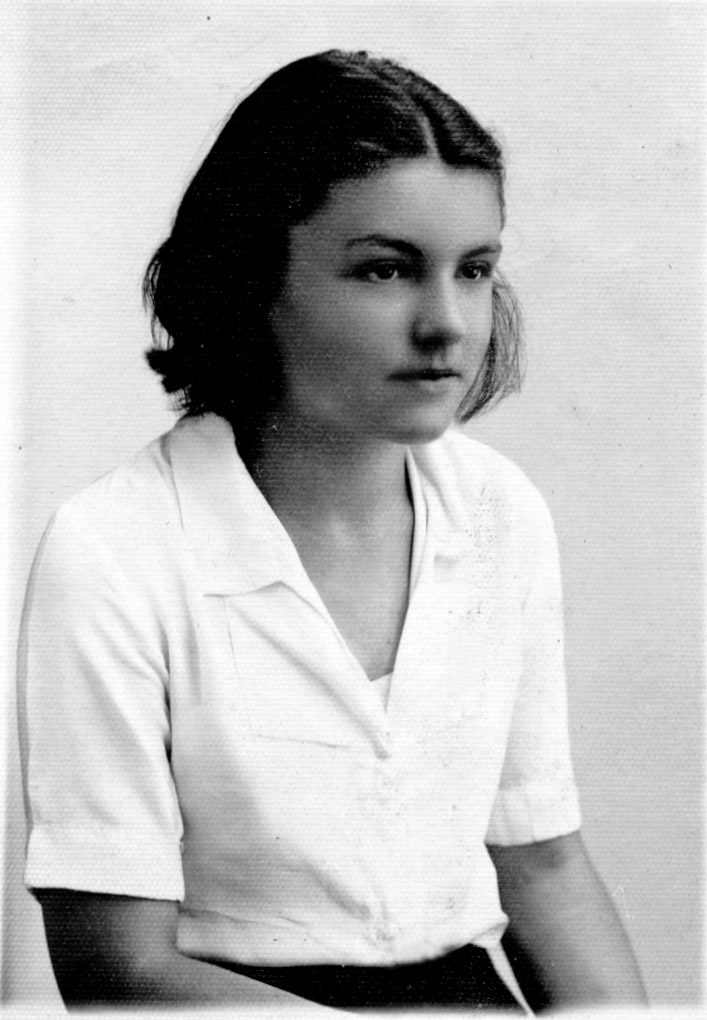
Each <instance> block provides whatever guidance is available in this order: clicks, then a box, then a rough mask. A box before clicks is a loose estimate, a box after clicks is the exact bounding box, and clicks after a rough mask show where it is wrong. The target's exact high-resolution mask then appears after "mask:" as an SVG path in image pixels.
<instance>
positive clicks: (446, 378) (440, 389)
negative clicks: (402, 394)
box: [390, 368, 461, 396]
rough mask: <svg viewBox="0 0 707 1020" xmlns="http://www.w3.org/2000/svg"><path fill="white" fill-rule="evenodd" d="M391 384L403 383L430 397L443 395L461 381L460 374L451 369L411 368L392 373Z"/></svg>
mask: <svg viewBox="0 0 707 1020" xmlns="http://www.w3.org/2000/svg"><path fill="white" fill-rule="evenodd" d="M390 378H391V379H392V380H393V382H400V383H405V384H407V385H408V386H411V387H414V388H415V389H417V390H419V391H421V392H423V393H429V394H430V395H432V396H434V395H440V396H441V395H444V394H446V393H447V392H449V390H450V389H452V388H453V387H454V386H455V384H456V383H458V381H459V380H460V379H461V374H460V373H459V372H455V371H454V369H451V368H413V369H403V370H402V371H400V372H393V373H391V375H390Z"/></svg>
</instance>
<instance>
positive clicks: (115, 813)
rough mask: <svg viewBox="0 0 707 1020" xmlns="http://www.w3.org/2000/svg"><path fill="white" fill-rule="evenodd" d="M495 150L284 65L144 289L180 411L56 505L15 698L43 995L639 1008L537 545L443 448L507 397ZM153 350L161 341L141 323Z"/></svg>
mask: <svg viewBox="0 0 707 1020" xmlns="http://www.w3.org/2000/svg"><path fill="white" fill-rule="evenodd" d="M503 219H504V201H503V166H502V157H501V153H500V150H499V148H498V145H497V144H496V142H495V141H494V139H493V138H492V137H491V136H490V135H489V134H488V132H486V131H485V130H484V129H483V128H482V127H481V126H480V125H479V124H478V123H477V122H476V121H475V120H474V119H473V118H472V117H471V115H470V114H469V113H468V112H467V111H466V110H464V109H463V108H462V107H460V106H459V105H458V104H457V103H456V102H455V101H454V100H452V99H451V98H449V97H448V96H447V95H445V94H444V93H442V92H441V91H440V90H439V89H437V88H436V87H435V86H433V85H431V84H430V83H429V82H427V81H425V80H424V79H422V78H420V77H419V76H418V75H416V74H414V73H413V72H411V71H408V70H405V69H403V68H402V67H400V66H398V65H397V64H395V63H392V62H390V61H387V60H378V59H373V58H371V57H369V56H368V55H367V54H365V53H353V54H347V53H341V52H338V51H333V52H327V53H322V54H318V55H315V56H312V57H308V58H305V59H303V60H299V61H297V62H295V63H293V64H290V65H288V66H287V67H285V68H283V69H281V70H280V71H278V72H277V73H275V74H274V75H272V77H270V78H269V79H267V80H266V81H265V82H264V83H263V84H262V85H261V86H260V87H259V88H257V89H256V90H255V91H254V92H253V93H252V94H251V95H250V96H249V97H248V98H246V99H245V100H244V101H243V102H242V103H241V104H240V105H239V106H238V107H237V109H236V110H235V112H234V113H233V115H232V116H231V118H230V119H229V121H228V123H227V124H226V126H225V127H224V129H223V131H222V132H221V134H220V136H219V138H218V139H217V141H216V143H215V145H214V146H213V148H212V150H211V152H210V153H209V154H208V156H207V157H206V159H205V161H204V163H203V165H202V166H201V168H200V169H199V171H198V172H197V174H196V176H195V178H194V180H193V181H192V183H191V184H190V186H189V188H188V190H187V192H186V194H185V196H184V198H183V201H182V203H181V206H180V208H179V211H178V213H177V216H176V219H175V222H174V226H173V229H172V232H171V234H170V236H169V238H168V239H167V240H166V241H165V242H164V244H163V245H162V246H161V247H160V249H159V250H158V251H157V253H156V254H155V256H154V258H153V260H152V262H151V264H150V267H149V269H148V272H147V275H146V284H145V294H146V297H147V299H148V301H149V303H150V305H151V307H152V310H153V313H154V318H153V323H154V332H155V337H156V343H155V347H154V348H153V350H151V351H150V352H149V355H148V359H149V362H150V365H151V366H152V367H153V368H154V369H155V370H156V371H157V372H158V373H159V374H160V375H161V376H162V380H163V384H164V386H165V389H166V390H167V391H168V392H170V393H173V394H177V395H178V399H179V402H180V405H181V407H182V408H183V409H184V410H185V411H186V414H185V415H184V417H183V418H182V419H181V420H180V421H179V423H178V424H177V425H176V426H175V428H174V429H173V430H172V431H171V432H170V433H169V434H167V435H166V436H163V437H162V438H161V439H159V440H158V441H156V442H154V443H153V444H151V445H150V446H149V447H147V449H146V450H144V451H143V452H142V453H141V454H139V455H138V456H137V458H136V459H135V460H133V462H132V463H130V464H129V465H127V466H125V467H122V468H120V469H118V470H117V471H115V472H113V473H111V474H110V475H108V476H106V477H105V478H103V479H101V480H99V481H98V482H96V483H95V484H94V485H92V486H91V487H90V488H89V489H88V490H86V491H85V492H84V493H82V494H80V495H79V496H77V497H75V498H74V499H72V500H70V501H69V502H68V503H67V504H66V505H65V506H64V507H62V509H61V510H60V511H59V512H58V513H57V514H56V516H55V518H54V519H53V521H52V523H51V524H50V527H49V529H48V531H47V533H46V535H45V538H44V540H43V542H42V546H41V548H40V551H39V553H38V555H37V560H36V563H35V567H34V570H33V576H32V580H31V584H30V590H29V594H28V601H27V608H26V613H25V620H24V625H23V638H22V646H21V677H22V684H21V689H22V692H23V696H22V706H23V708H22V716H23V747H24V758H25V776H26V788H27V800H28V810H29V821H30V831H29V843H28V859H27V872H26V881H27V884H28V886H29V887H30V888H32V889H33V890H34V891H35V892H36V895H37V896H38V897H39V899H40V902H41V904H42V908H43V913H44V920H45V927H46V932H47V938H48V942H49V948H50V953H51V958H52V963H53V966H54V969H55V973H56V976H57V981H58V983H59V988H60V990H61V993H62V995H63V996H64V998H65V1000H66V1001H67V1002H68V1003H81V1002H111V1003H113V1002H128V1003H138V1002H140V1003H147V1002H150V1003H158V1002H195V1001H196V1002H202V1003H206V1002H223V1001H228V1002H234V1003H255V1002H261V1001H268V1002H273V1001H275V1000H277V1001H279V1002H282V1003H283V1004H284V1003H286V1002H290V1003H293V1004H296V1003H298V1002H299V1003H301V1002H302V1000H307V1001H308V1002H309V1003H310V1007H311V1009H312V1010H314V1009H315V1008H316V1007H314V1006H313V1005H311V1004H312V1003H319V1004H325V1005H330V1006H334V1007H339V1008H346V1007H347V1006H352V1007H354V1006H360V1007H366V1006H371V1007H374V1006H402V1005H406V1004H410V1005H413V1004H415V1005H420V1004H426V1003H427V1004H430V1005H441V1004H458V1005H467V1006H475V1007H482V1006H489V1007H490V1006H507V1007H509V1008H515V1009H516V1010H518V1011H520V1010H521V1009H524V1008H525V1009H527V1006H525V1005H523V1002H524V998H523V995H522V994H521V992H520V990H519V989H518V987H517V984H516V981H515V978H514V975H513V973H512V972H511V969H510V967H509V964H508V958H507V957H506V956H505V955H504V952H503V949H502V948H501V937H502V936H504V932H505V937H504V944H505V947H506V950H507V951H508V955H509V957H510V961H511V964H512V966H513V968H514V970H515V977H516V978H517V979H518V981H519V982H520V984H521V985H522V991H523V992H524V993H525V997H526V998H527V1000H529V1001H530V1002H531V1004H532V1005H534V1006H535V1007H536V1008H542V1007H543V1006H545V1005H553V1006H557V1005H561V1004H570V1003H589V1002H592V1003H593V1002H597V1003H598V1002H608V1001H612V1002H628V1001H640V1000H641V999H642V995H643V993H642V991H641V984H640V979H639V977H638V974H637V971H636V968H635V965H634V962H633V958H632V955H631V952H630V949H629V947H628V944H627V941H626V939H625V936H624V934H623V932H622V929H621V925H620V923H619V921H618V919H617V916H616V914H615V912H614V910H613V909H612V906H611V903H610V900H609V899H608V897H607V895H606V893H605V892H604V889H603V887H602V885H601V884H600V882H599V880H598V879H597V877H596V875H595V873H594V871H593V869H592V867H591V865H590V863H589V862H588V860H587V856H586V853H585V851H584V848H583V845H582V842H581V840H580V837H579V835H578V828H579V813H578V808H577V802H576V794H575V790H574V784H573V780H572V770H571V765H570V759H569V750H568V741H567V729H566V719H565V689H564V677H563V664H562V630H561V619H560V588H559V579H558V565H557V552H556V545H555V539H554V536H553V530H552V525H551V522H550V519H549V516H548V513H547V510H546V508H545V506H544V503H543V502H542V499H541V498H540V496H539V495H538V493H537V492H536V490H535V489H534V488H533V487H532V486H531V484H530V483H529V482H528V481H527V480H526V479H525V477H524V476H523V475H522V474H521V473H520V472H519V471H518V469H517V468H515V467H514V466H513V465H512V464H510V463H509V462H508V461H506V460H505V459H504V458H502V457H501V456H499V455H498V454H496V453H494V452H492V451H491V450H489V449H488V448H486V447H484V446H482V445H481V444H479V443H476V442H474V441H472V440H471V439H469V438H467V437H465V436H463V435H462V434H461V433H460V432H459V431H458V430H456V429H454V428H453V426H454V424H455V423H458V422H463V421H466V420H467V419H469V418H470V417H471V416H472V415H473V414H475V413H476V412H478V411H479V410H480V409H481V408H482V407H484V406H486V405H488V404H490V403H491V402H492V401H494V400H497V399H499V398H500V397H501V396H502V395H503V394H505V393H507V392H508V391H509V390H512V389H513V388H515V387H516V386H517V384H518V376H519V370H518V361H519V325H518V316H517V312H516V307H515V304H514V301H513V298H512V295H511V292H510V291H509V289H508V288H507V287H506V285H505V284H504V283H503V282H502V280H501V277H500V276H499V273H498V270H497V264H498V260H499V257H500V252H501V231H502V226H503ZM162 334H163V335H165V336H166V337H167V338H168V342H167V344H166V345H164V346H163V345H162V344H161V342H160V340H161V335H162Z"/></svg>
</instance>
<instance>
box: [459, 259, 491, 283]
mask: <svg viewBox="0 0 707 1020" xmlns="http://www.w3.org/2000/svg"><path fill="white" fill-rule="evenodd" d="M459 275H460V276H462V277H463V278H464V279H465V280H483V279H484V278H485V277H487V276H490V275H491V269H490V267H489V266H487V265H486V264H485V263H483V262H468V263H467V264H466V265H464V266H461V268H460V270H459Z"/></svg>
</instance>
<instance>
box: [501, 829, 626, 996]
mask: <svg viewBox="0 0 707 1020" xmlns="http://www.w3.org/2000/svg"><path fill="white" fill-rule="evenodd" d="M489 852H490V854H491V857H492V859H493V862H494V864H495V866H496V871H497V874H498V882H499V890H500V894H501V904H502V906H503V909H504V910H505V912H506V913H507V914H508V917H509V921H510V923H509V927H508V931H507V933H506V936H505V938H504V947H505V949H506V953H507V954H508V957H509V959H510V961H511V963H512V965H513V969H514V971H515V973H516V975H517V977H518V980H519V983H520V985H521V987H522V988H523V991H524V992H525V994H526V996H527V997H528V1001H529V1002H530V1005H531V1006H533V1007H534V1008H535V1009H541V1008H543V1007H557V1006H577V1005H588V1004H592V1005H595V1004H596V1005H598V1004H601V1003H609V1002H611V1003H645V1002H646V994H645V990H644V988H643V983H642V981H641V976H640V974H639V971H638V967H637V965H636V961H635V958H634V955H633V952H632V950H631V947H630V945H629V942H628V938H627V936H626V933H625V931H624V929H623V925H622V923H621V921H620V919H619V916H618V914H617V913H616V910H615V909H614V905H613V903H612V902H611V899H610V898H609V896H608V894H607V892H606V889H605V888H604V886H603V884H602V882H601V880H600V879H599V877H598V876H597V874H596V872H595V871H594V868H593V867H592V864H591V862H590V860H589V857H588V855H587V852H586V849H585V847H584V844H583V842H582V839H581V837H580V835H579V833H573V834H571V835H569V836H560V837H558V838H556V839H548V840H544V841H543V842H539V843H529V844H526V845H522V846H489Z"/></svg>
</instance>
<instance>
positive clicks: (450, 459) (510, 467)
mask: <svg viewBox="0 0 707 1020" xmlns="http://www.w3.org/2000/svg"><path fill="white" fill-rule="evenodd" d="M425 460H426V462H427V464H428V465H429V467H430V468H432V469H433V470H434V471H435V473H436V475H437V476H438V477H439V479H440V480H441V481H442V480H443V481H444V483H445V484H447V485H455V486H458V487H459V488H461V489H465V490H469V491H470V493H474V494H477V493H478V492H479V491H487V492H488V491H496V492H498V493H499V495H500V494H504V493H505V494H506V496H507V497H508V498H510V499H520V500H521V501H525V500H527V499H542V496H541V495H540V492H539V491H538V489H537V487H536V486H535V484H534V483H533V482H532V481H531V480H530V479H529V478H528V476H527V475H526V474H525V472H524V471H523V470H522V469H521V468H520V467H518V465H517V464H516V463H515V462H514V461H512V460H511V459H510V457H507V456H506V455H505V454H503V453H500V452H499V451H498V450H495V449H493V447H491V446H488V445H487V444H486V443H482V442H480V441H479V440H478V439H474V438H473V437H471V436H469V435H467V434H466V433H464V432H461V431H460V430H459V429H456V428H454V429H448V430H447V432H445V434H444V435H443V436H442V437H441V439H438V440H437V441H436V442H434V443H431V444H430V445H429V447H428V448H427V456H426V458H425Z"/></svg>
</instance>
